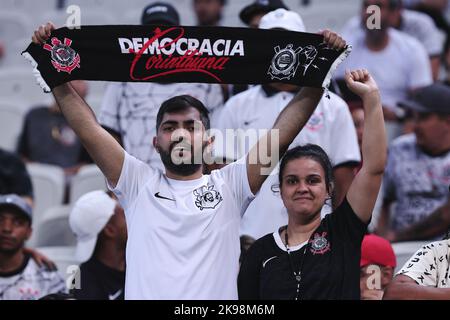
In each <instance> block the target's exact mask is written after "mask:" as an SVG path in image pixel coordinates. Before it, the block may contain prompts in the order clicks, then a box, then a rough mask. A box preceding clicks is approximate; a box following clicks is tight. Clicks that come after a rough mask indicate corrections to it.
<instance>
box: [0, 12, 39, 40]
mask: <svg viewBox="0 0 450 320" xmlns="http://www.w3.org/2000/svg"><path fill="white" fill-rule="evenodd" d="M28 21H29V17H28V14H27V13H26V12H21V11H18V12H15V11H9V12H6V11H4V10H2V11H0V40H1V41H2V42H3V43H4V44H5V45H8V43H10V42H12V41H14V40H16V39H20V38H24V37H26V36H30V37H31V31H32V27H31V26H30V24H29V23H28Z"/></svg>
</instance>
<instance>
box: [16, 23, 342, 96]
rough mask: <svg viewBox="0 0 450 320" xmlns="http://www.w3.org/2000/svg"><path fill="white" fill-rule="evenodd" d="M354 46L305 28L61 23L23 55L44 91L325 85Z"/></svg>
mask: <svg viewBox="0 0 450 320" xmlns="http://www.w3.org/2000/svg"><path fill="white" fill-rule="evenodd" d="M350 50H351V48H350V47H347V48H345V49H343V50H340V51H336V50H332V49H329V48H327V46H326V45H325V44H324V43H323V36H321V35H318V34H311V33H302V32H291V31H282V30H260V29H248V28H229V27H213V28H211V27H167V26H166V27H164V26H160V27H157V26H127V25H121V26H82V27H81V28H80V29H73V30H71V29H68V28H60V29H57V30H54V31H53V32H52V36H51V38H50V39H49V40H48V41H47V43H46V44H45V45H43V46H40V45H36V44H30V45H29V46H28V48H27V49H26V50H25V51H24V52H22V55H23V56H24V57H25V58H26V59H28V60H29V61H30V62H31V63H32V64H33V66H34V67H35V69H34V71H35V75H36V77H37V78H38V82H39V84H40V85H41V87H42V88H43V89H44V91H46V92H49V91H51V89H52V88H54V87H55V86H58V85H60V84H62V83H65V82H68V81H72V80H79V79H83V80H103V81H121V82H133V81H137V82H159V83H165V82H167V83H170V82H209V83H233V84H264V83H270V82H284V83H291V84H295V85H300V86H310V87H323V88H327V87H328V85H329V83H330V80H331V72H332V71H334V69H336V67H337V66H338V64H339V63H340V62H341V61H342V60H344V59H345V58H346V57H347V55H348V54H349V53H350Z"/></svg>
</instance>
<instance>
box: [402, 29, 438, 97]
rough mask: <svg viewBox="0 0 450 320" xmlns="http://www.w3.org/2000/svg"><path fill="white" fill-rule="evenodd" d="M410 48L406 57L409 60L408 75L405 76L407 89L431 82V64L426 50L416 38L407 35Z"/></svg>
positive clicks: (423, 85)
mask: <svg viewBox="0 0 450 320" xmlns="http://www.w3.org/2000/svg"><path fill="white" fill-rule="evenodd" d="M409 40H410V50H409V53H408V57H409V60H410V66H411V67H410V68H409V70H408V71H409V75H408V77H407V79H408V82H409V85H408V87H409V89H410V90H413V89H417V88H420V87H425V86H427V85H430V84H432V83H433V76H432V73H431V64H430V59H429V57H428V54H427V52H426V51H425V48H424V47H423V45H422V44H421V43H420V42H419V41H418V40H416V39H414V38H411V37H409Z"/></svg>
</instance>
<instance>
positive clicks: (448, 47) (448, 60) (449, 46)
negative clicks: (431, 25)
mask: <svg viewBox="0 0 450 320" xmlns="http://www.w3.org/2000/svg"><path fill="white" fill-rule="evenodd" d="M443 59H444V66H445V70H446V72H447V74H446V77H445V79H444V84H445V85H447V86H450V37H447V41H445V47H444V56H443Z"/></svg>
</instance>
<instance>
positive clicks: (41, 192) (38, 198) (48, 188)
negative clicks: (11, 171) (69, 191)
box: [26, 163, 65, 243]
mask: <svg viewBox="0 0 450 320" xmlns="http://www.w3.org/2000/svg"><path fill="white" fill-rule="evenodd" d="M26 166H27V170H28V172H29V174H30V177H31V183H32V185H33V193H34V208H33V224H34V225H36V226H38V225H39V224H40V222H41V218H42V216H43V214H44V212H45V210H47V209H48V208H51V207H54V206H58V205H61V204H62V203H63V198H64V192H65V177H64V171H63V169H61V168H60V167H57V166H52V165H47V164H39V163H28V164H27V165H26ZM34 239H35V236H32V239H31V243H33V241H34Z"/></svg>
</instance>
